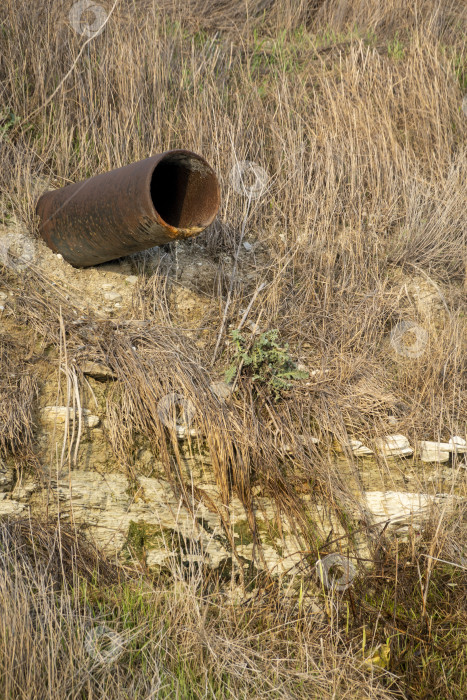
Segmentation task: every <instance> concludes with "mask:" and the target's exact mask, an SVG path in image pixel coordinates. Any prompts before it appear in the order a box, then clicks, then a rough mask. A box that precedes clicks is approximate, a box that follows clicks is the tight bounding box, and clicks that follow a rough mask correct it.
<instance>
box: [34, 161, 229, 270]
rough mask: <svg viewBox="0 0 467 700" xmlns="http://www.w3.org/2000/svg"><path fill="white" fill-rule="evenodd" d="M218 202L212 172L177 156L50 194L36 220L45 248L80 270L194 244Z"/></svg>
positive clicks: (40, 205)
mask: <svg viewBox="0 0 467 700" xmlns="http://www.w3.org/2000/svg"><path fill="white" fill-rule="evenodd" d="M219 202H220V194H219V183H218V180H217V177H216V175H215V173H214V171H213V169H212V168H211V167H210V166H209V165H208V163H207V162H206V161H205V160H204V159H203V158H201V156H198V155H196V153H191V151H184V150H176V151H167V152H166V153H159V154H157V155H155V156H152V157H151V158H146V159H145V160H141V161H138V162H137V163H132V164H131V165H126V166H124V167H123V168H118V169H117V170H112V171H111V172H108V173H104V174H102V175H96V176H95V177H92V178H90V179H89V180H84V181H83V182H78V183H76V184H74V185H68V186H67V187H63V188H62V189H59V190H55V191H52V192H46V193H45V194H43V195H42V197H41V198H40V199H39V201H38V203H37V208H36V212H37V214H38V215H39V217H40V220H41V221H40V226H39V231H40V234H41V236H42V238H43V239H44V241H45V242H46V243H47V245H48V246H49V247H50V248H52V250H53V251H54V252H55V253H61V255H62V256H63V258H64V259H65V260H67V261H68V262H69V263H71V264H72V265H74V266H75V267H89V266H90V265H97V264H99V263H103V262H106V261H108V260H114V259H115V258H119V257H122V256H124V255H130V254H131V253H136V252H138V251H141V250H145V249H147V248H152V247H153V246H155V245H162V244H164V243H171V242H172V241H174V240H178V239H181V238H190V237H191V236H196V235H198V234H199V233H201V231H203V230H204V229H205V228H206V226H209V224H210V223H211V222H212V221H213V220H214V218H215V216H216V214H217V211H218V209H219Z"/></svg>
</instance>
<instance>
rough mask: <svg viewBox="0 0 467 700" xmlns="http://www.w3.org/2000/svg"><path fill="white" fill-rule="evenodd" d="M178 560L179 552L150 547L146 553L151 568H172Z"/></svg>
mask: <svg viewBox="0 0 467 700" xmlns="http://www.w3.org/2000/svg"><path fill="white" fill-rule="evenodd" d="M176 560H177V552H166V551H160V550H159V549H150V550H149V552H148V553H147V555H146V565H147V567H148V568H149V569H155V568H158V567H167V568H170V567H171V565H172V566H173V564H174V562H175V561H176Z"/></svg>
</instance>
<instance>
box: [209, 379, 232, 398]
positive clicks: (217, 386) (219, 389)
mask: <svg viewBox="0 0 467 700" xmlns="http://www.w3.org/2000/svg"><path fill="white" fill-rule="evenodd" d="M209 388H210V389H211V391H212V393H213V394H214V395H215V396H217V398H218V399H221V400H223V401H225V400H226V399H228V398H229V397H230V396H231V395H232V386H231V385H230V384H227V382H222V381H221V382H213V383H212V384H211V385H210V387H209Z"/></svg>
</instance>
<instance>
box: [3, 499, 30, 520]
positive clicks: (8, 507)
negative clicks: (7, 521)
mask: <svg viewBox="0 0 467 700" xmlns="http://www.w3.org/2000/svg"><path fill="white" fill-rule="evenodd" d="M25 508H26V506H25V505H24V504H23V503H18V501H10V500H7V499H5V498H4V499H0V516H2V515H20V514H21V513H22V512H23V511H24V510H25Z"/></svg>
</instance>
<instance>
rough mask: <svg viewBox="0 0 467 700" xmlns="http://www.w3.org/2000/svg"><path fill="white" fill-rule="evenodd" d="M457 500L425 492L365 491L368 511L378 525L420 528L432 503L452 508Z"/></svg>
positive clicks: (452, 497)
mask: <svg viewBox="0 0 467 700" xmlns="http://www.w3.org/2000/svg"><path fill="white" fill-rule="evenodd" d="M458 501H459V499H458V498H456V497H455V496H450V495H446V494H439V495H436V496H432V495H429V494H426V493H411V492H405V491H400V492H399V491H367V492H366V493H365V502H366V506H367V508H368V511H369V513H370V514H371V515H372V516H373V518H375V520H376V521H377V522H379V524H380V525H385V524H386V523H387V522H388V523H389V526H396V527H397V528H400V527H401V526H403V527H404V528H405V529H407V528H408V527H409V526H413V527H416V528H418V529H420V527H421V525H422V522H423V520H424V519H425V518H426V517H427V516H428V514H429V511H430V508H431V506H432V505H434V504H438V505H442V506H444V505H447V507H448V508H450V509H451V510H453V509H454V507H455V505H456V503H457V502H458Z"/></svg>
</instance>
